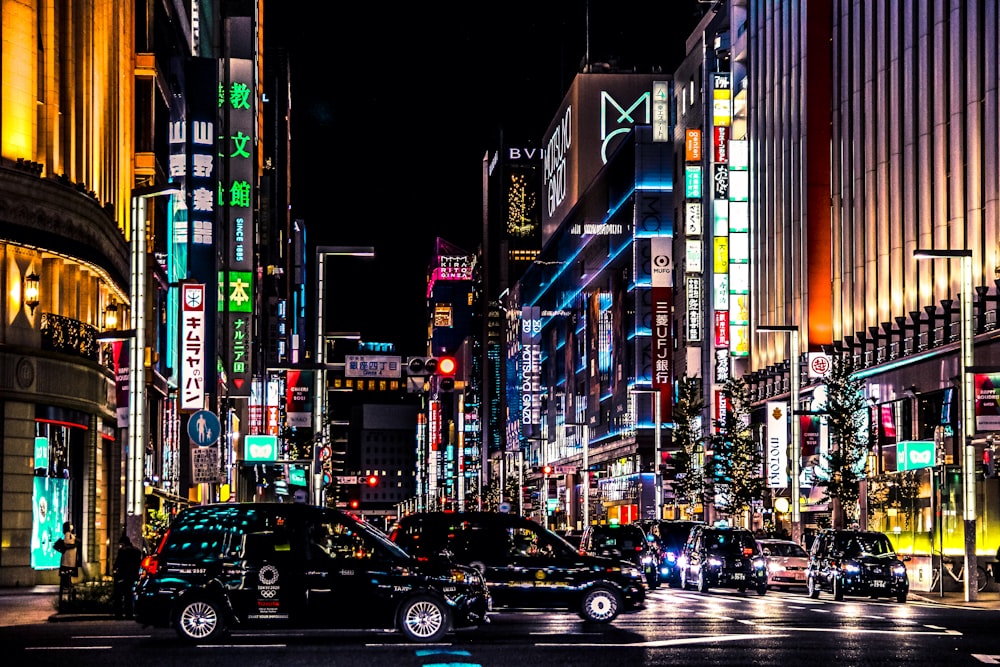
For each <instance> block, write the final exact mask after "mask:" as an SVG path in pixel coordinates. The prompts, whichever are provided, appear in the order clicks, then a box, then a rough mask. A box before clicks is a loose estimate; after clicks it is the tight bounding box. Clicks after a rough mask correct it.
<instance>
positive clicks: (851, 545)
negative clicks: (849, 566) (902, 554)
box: [837, 533, 895, 557]
mask: <svg viewBox="0 0 1000 667" xmlns="http://www.w3.org/2000/svg"><path fill="white" fill-rule="evenodd" d="M837 542H838V544H839V545H840V546H841V548H842V549H843V551H844V555H845V556H847V557H857V556H888V555H891V554H894V553H895V549H893V548H892V543H891V542H890V541H889V538H888V537H886V536H885V535H883V534H881V533H854V534H848V535H843V536H841V537H840V538H839V539H838V540H837Z"/></svg>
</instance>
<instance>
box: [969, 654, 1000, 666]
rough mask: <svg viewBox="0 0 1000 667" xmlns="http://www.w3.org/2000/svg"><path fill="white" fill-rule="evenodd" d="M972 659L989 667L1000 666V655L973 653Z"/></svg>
mask: <svg viewBox="0 0 1000 667" xmlns="http://www.w3.org/2000/svg"><path fill="white" fill-rule="evenodd" d="M972 657H973V658H975V659H976V660H978V661H979V662H985V663H986V664H987V665H1000V655H986V654H985V653H973V654H972Z"/></svg>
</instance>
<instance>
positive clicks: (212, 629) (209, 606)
mask: <svg viewBox="0 0 1000 667" xmlns="http://www.w3.org/2000/svg"><path fill="white" fill-rule="evenodd" d="M175 627H176V629H177V634H178V635H180V636H181V638H182V639H186V640H188V641H190V642H194V643H202V642H211V641H214V640H215V639H218V638H219V637H220V636H221V635H222V634H223V633H224V632H225V630H226V622H225V620H224V619H223V617H222V609H221V608H220V607H219V605H218V604H216V603H215V602H210V601H209V600H189V601H186V602H184V604H183V605H182V606H181V608H180V611H179V613H178V614H177V621H176V623H175Z"/></svg>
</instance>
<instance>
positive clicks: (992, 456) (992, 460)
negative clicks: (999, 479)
mask: <svg viewBox="0 0 1000 667" xmlns="http://www.w3.org/2000/svg"><path fill="white" fill-rule="evenodd" d="M996 456H997V452H996V445H986V448H985V449H983V477H986V478H992V477H996V476H997V461H996Z"/></svg>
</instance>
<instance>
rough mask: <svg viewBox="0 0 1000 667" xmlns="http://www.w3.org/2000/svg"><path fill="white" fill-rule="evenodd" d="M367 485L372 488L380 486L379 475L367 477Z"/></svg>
mask: <svg viewBox="0 0 1000 667" xmlns="http://www.w3.org/2000/svg"><path fill="white" fill-rule="evenodd" d="M365 484H367V485H368V486H371V487H376V486H378V475H368V477H365Z"/></svg>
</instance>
